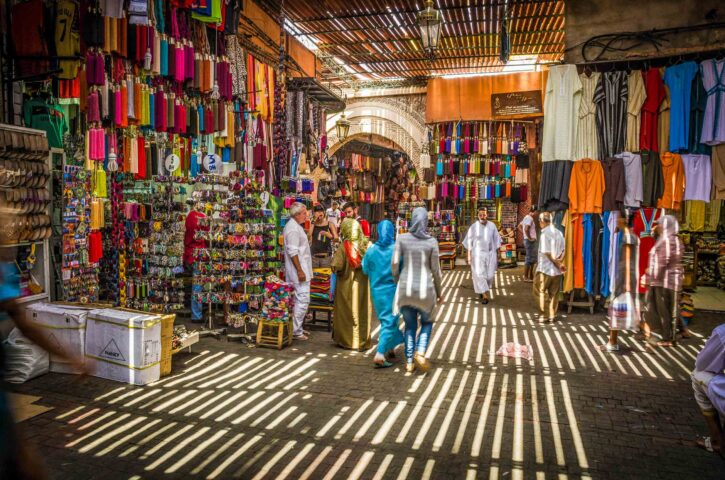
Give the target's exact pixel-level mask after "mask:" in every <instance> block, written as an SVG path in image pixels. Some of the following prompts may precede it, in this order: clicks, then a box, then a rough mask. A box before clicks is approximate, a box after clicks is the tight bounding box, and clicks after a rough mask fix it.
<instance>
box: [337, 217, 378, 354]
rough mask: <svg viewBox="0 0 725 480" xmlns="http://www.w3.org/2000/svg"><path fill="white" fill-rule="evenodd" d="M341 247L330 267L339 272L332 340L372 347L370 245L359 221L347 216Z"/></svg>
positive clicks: (359, 347) (348, 345)
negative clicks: (366, 260) (366, 269)
mask: <svg viewBox="0 0 725 480" xmlns="http://www.w3.org/2000/svg"><path fill="white" fill-rule="evenodd" d="M340 234H341V236H342V246H341V248H338V249H337V251H335V254H334V255H333V257H332V262H331V263H330V268H332V271H333V272H336V274H337V284H336V287H335V305H334V316H333V320H332V324H333V328H332V339H333V340H334V341H335V343H337V344H338V345H339V346H341V347H343V348H348V349H352V350H365V349H368V348H370V327H371V323H372V321H371V318H370V314H371V312H370V286H369V284H368V278H367V276H366V275H365V273H363V271H362V260H363V256H364V255H365V251H366V250H367V247H368V239H367V238H365V235H363V231H362V228H361V227H360V224H359V223H358V222H357V220H354V219H352V218H345V219H344V220H343V221H342V224H341V225H340Z"/></svg>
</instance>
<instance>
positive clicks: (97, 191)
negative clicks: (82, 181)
mask: <svg viewBox="0 0 725 480" xmlns="http://www.w3.org/2000/svg"><path fill="white" fill-rule="evenodd" d="M91 180H92V181H93V196H94V197H97V198H106V197H108V191H107V188H106V171H105V170H103V166H102V165H95V166H94V168H93V176H92V177H91Z"/></svg>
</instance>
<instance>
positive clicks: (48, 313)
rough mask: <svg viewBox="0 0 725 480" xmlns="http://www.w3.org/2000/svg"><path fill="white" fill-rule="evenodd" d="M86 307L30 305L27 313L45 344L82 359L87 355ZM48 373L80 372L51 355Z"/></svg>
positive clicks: (46, 304)
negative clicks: (40, 333)
mask: <svg viewBox="0 0 725 480" xmlns="http://www.w3.org/2000/svg"><path fill="white" fill-rule="evenodd" d="M88 311H89V309H88V308H83V307H72V306H66V305H55V304H50V303H33V304H31V305H28V307H27V311H26V314H27V315H28V316H29V319H30V321H32V322H33V323H34V324H36V325H37V326H38V327H40V328H42V329H43V332H44V333H45V335H46V337H47V339H48V341H49V342H50V343H52V344H54V345H57V346H59V347H60V348H62V349H63V350H64V351H66V352H67V353H68V354H69V355H72V356H74V357H78V358H81V359H82V358H84V355H85V353H86V349H85V345H86V317H87V316H88ZM50 371H51V372H57V373H79V372H77V371H75V369H73V368H72V367H71V366H70V365H68V364H67V363H66V362H64V361H63V360H62V359H61V358H59V357H58V356H56V355H51V356H50Z"/></svg>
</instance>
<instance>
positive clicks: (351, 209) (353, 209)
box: [342, 202, 370, 238]
mask: <svg viewBox="0 0 725 480" xmlns="http://www.w3.org/2000/svg"><path fill="white" fill-rule="evenodd" d="M342 213H344V214H345V218H353V219H355V220H357V222H358V223H359V224H360V227H361V228H362V231H363V234H364V235H365V236H366V237H367V238H370V224H369V223H368V221H367V220H365V219H364V218H362V217H361V216H360V214H359V213H358V206H357V203H355V202H347V203H346V204H345V205H344V206H343V207H342Z"/></svg>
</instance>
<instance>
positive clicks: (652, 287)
mask: <svg viewBox="0 0 725 480" xmlns="http://www.w3.org/2000/svg"><path fill="white" fill-rule="evenodd" d="M654 225H655V228H654V234H655V237H656V240H655V244H654V246H653V247H652V250H650V252H649V262H648V265H647V272H645V274H644V275H643V276H642V284H643V285H645V286H647V287H648V290H647V312H648V314H649V317H650V321H652V322H653V323H655V320H659V322H660V324H661V325H662V340H661V341H659V342H657V344H656V345H657V346H659V347H671V346H672V345H673V344H672V340H673V338H674V337H673V335H674V332H673V331H672V327H673V325H672V324H673V319H678V320H677V321H679V315H677V311H676V308H677V307H678V304H677V295H678V293H679V292H680V290H682V280H683V277H684V271H683V268H682V252H683V245H682V241H681V240H680V238H679V237H678V236H677V233H678V232H679V231H680V224H679V223H678V222H677V219H676V218H675V217H674V216H672V215H663V216H662V217H660V218H659V219H657V220H655V224H654ZM645 331H647V328H645Z"/></svg>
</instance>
